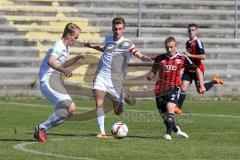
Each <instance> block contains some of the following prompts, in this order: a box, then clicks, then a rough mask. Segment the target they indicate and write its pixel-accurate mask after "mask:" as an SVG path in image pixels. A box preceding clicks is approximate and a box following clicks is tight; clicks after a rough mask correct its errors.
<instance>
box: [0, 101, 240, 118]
mask: <svg viewBox="0 0 240 160" xmlns="http://www.w3.org/2000/svg"><path fill="white" fill-rule="evenodd" d="M5 103H6V102H1V101H0V104H5ZM7 104H10V105H24V106H33V107H35V106H38V107H39V106H44V107H45V106H47V105H41V104H37V105H36V104H29V103H18V102H10V103H7ZM78 109H79V110H87V111H89V110H92V108H82V107H81V108H78ZM126 111H127V112H140V113H155V111H145V110H137V109H129V110H126ZM156 112H157V111H156ZM182 115H189V113H183V114H182ZM191 115H193V116H206V117H225V118H240V116H234V115H224V114H223V115H221V114H208V113H192V114H191Z"/></svg>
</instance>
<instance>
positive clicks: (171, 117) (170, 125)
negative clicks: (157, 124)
mask: <svg viewBox="0 0 240 160" xmlns="http://www.w3.org/2000/svg"><path fill="white" fill-rule="evenodd" d="M164 124H165V125H166V127H167V133H166V134H169V135H171V134H172V131H173V128H174V129H176V128H175V127H176V126H175V122H174V114H173V113H169V114H168V116H167V118H166V120H165V121H164ZM174 132H175V131H174Z"/></svg>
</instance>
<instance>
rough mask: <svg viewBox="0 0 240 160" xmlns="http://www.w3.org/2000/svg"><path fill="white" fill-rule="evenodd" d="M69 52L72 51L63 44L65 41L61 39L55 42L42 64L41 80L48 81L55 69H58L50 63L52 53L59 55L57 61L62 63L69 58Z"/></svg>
mask: <svg viewBox="0 0 240 160" xmlns="http://www.w3.org/2000/svg"><path fill="white" fill-rule="evenodd" d="M69 52H70V51H69V48H68V47H66V46H65V45H64V44H63V41H62V40H61V39H60V40H58V41H56V42H55V43H54V44H53V46H52V47H51V48H50V49H49V50H48V53H47V55H46V56H45V58H44V59H43V62H42V64H41V66H40V71H39V79H40V82H48V80H49V77H50V76H51V74H52V73H53V71H56V70H54V69H53V68H52V67H51V66H49V64H48V61H49V58H50V56H51V55H54V56H56V57H57V61H56V63H57V64H59V65H62V64H63V63H64V62H65V61H66V60H67V59H68V56H69ZM59 74H60V72H59Z"/></svg>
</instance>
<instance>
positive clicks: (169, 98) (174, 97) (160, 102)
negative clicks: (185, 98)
mask: <svg viewBox="0 0 240 160" xmlns="http://www.w3.org/2000/svg"><path fill="white" fill-rule="evenodd" d="M180 91H181V90H180V88H174V89H173V90H172V91H171V92H169V94H166V95H163V96H157V97H156V103H157V108H158V110H159V111H160V113H164V112H166V111H167V107H166V104H167V103H168V102H172V103H174V104H176V105H178V99H179V95H180Z"/></svg>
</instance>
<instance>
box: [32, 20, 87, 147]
mask: <svg viewBox="0 0 240 160" xmlns="http://www.w3.org/2000/svg"><path fill="white" fill-rule="evenodd" d="M80 31H81V29H80V28H79V27H78V26H77V25H76V24H74V23H68V24H67V25H66V26H65V29H64V32H63V35H62V38H61V39H59V40H57V41H56V42H55V43H54V44H53V46H52V47H51V48H50V49H49V50H48V53H47V55H46V56H45V58H44V59H43V62H42V64H41V67H40V71H39V79H40V89H41V92H42V94H43V95H44V96H45V97H46V99H47V100H48V101H49V102H50V103H51V104H52V105H53V107H54V113H53V114H52V115H51V116H50V117H48V119H47V120H45V121H44V122H43V123H41V124H39V125H38V126H36V128H35V133H34V138H36V139H37V140H38V141H39V142H46V141H47V135H46V132H47V130H48V129H50V128H52V127H55V126H56V125H58V124H60V123H62V122H63V121H65V120H66V119H67V118H69V117H70V116H72V114H73V112H74V111H75V108H76V106H75V104H74V103H73V101H72V99H71V97H70V96H69V95H68V93H67V92H66V90H65V88H64V87H63V86H62V84H61V81H60V77H61V74H64V75H65V76H66V77H71V76H72V72H71V70H70V69H68V68H67V67H70V66H72V65H73V64H75V63H76V62H77V61H78V60H79V59H84V55H83V54H81V53H80V54H78V55H76V56H75V57H73V58H71V59H68V57H69V52H70V48H69V47H70V46H73V45H74V44H75V42H76V40H77V39H78V37H79V33H80Z"/></svg>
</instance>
